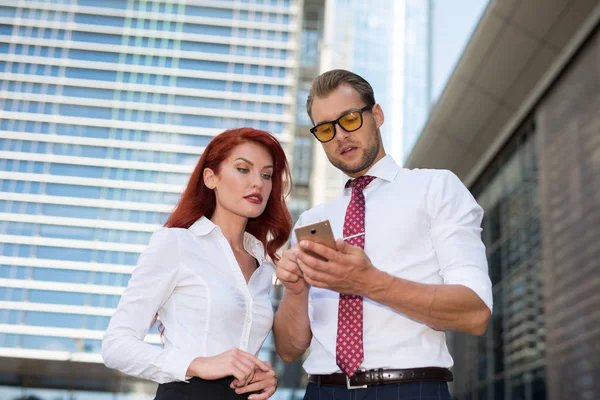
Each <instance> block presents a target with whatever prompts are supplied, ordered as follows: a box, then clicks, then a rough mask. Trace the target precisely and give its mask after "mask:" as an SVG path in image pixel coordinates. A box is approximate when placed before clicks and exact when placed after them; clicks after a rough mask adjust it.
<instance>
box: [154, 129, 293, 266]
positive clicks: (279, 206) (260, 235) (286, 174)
mask: <svg viewBox="0 0 600 400" xmlns="http://www.w3.org/2000/svg"><path fill="white" fill-rule="evenodd" d="M247 142H252V143H256V144H259V145H261V146H264V147H265V148H266V149H267V150H268V151H269V153H270V154H271V157H273V163H274V168H273V175H272V178H271V179H272V183H273V186H272V189H271V195H270V196H269V200H268V201H267V205H266V207H265V211H263V213H262V214H261V215H260V216H258V217H256V218H251V219H249V220H248V224H247V225H246V232H248V233H251V234H252V235H254V236H255V237H256V238H257V239H258V240H260V241H261V242H262V243H263V245H264V246H265V249H266V252H267V254H268V255H269V256H270V257H271V259H272V260H273V261H277V260H278V259H279V257H278V256H277V254H276V251H277V250H278V249H279V248H280V247H281V246H283V244H284V243H285V242H286V241H287V240H288V238H289V236H290V233H291V231H292V217H291V216H290V212H289V210H288V208H287V206H286V204H285V198H286V197H287V195H288V194H289V191H290V188H291V176H290V169H289V166H288V162H287V158H286V156H285V153H284V151H283V148H282V147H281V144H280V143H279V141H278V140H277V139H276V138H275V136H273V135H271V134H270V133H268V132H265V131H261V130H257V129H253V128H238V129H230V130H227V131H225V132H223V133H221V134H219V135H217V136H215V138H214V139H213V140H211V141H210V143H209V144H208V146H206V149H205V150H204V152H203V153H202V156H201V157H200V160H199V161H198V164H197V165H196V168H195V169H194V172H193V173H192V175H191V177H190V180H189V182H188V185H187V187H186V189H185V191H184V192H183V194H182V195H181V199H180V200H179V203H178V204H177V207H176V208H175V210H174V211H173V213H171V216H170V217H169V219H168V220H167V222H166V223H165V226H166V227H169V228H186V229H187V228H189V227H190V226H191V225H192V224H193V223H194V222H196V220H198V219H199V218H200V217H206V218H210V217H211V216H212V214H213V212H214V211H215V206H216V198H215V193H214V191H213V190H212V189H209V188H208V187H206V185H205V184H204V178H203V172H204V169H205V168H210V169H212V170H213V171H215V172H216V173H217V174H218V173H219V170H220V167H221V164H222V163H223V161H224V160H225V159H227V157H229V155H230V154H231V151H232V150H233V149H234V148H235V147H237V146H239V145H240V144H242V143H247Z"/></svg>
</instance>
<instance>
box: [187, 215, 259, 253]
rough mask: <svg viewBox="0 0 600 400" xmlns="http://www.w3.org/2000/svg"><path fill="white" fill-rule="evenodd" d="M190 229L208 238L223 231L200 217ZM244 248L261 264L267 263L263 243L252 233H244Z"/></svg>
mask: <svg viewBox="0 0 600 400" xmlns="http://www.w3.org/2000/svg"><path fill="white" fill-rule="evenodd" d="M188 229H189V230H190V231H192V233H194V234H195V235H196V236H206V235H209V234H211V233H212V232H213V231H215V230H219V231H220V230H221V229H220V228H219V226H218V225H216V224H214V223H213V222H212V221H211V220H210V219H208V218H206V217H200V218H199V219H198V220H197V221H196V222H194V223H193V224H192V226H190V227H189V228H188ZM244 248H245V249H246V251H247V252H249V253H250V254H252V255H253V256H254V257H255V258H257V259H258V261H259V262H260V263H261V264H262V263H263V262H265V261H266V255H265V253H266V252H265V248H264V246H263V244H262V242H261V241H260V240H258V239H257V238H256V237H255V236H254V235H252V234H251V233H248V232H244Z"/></svg>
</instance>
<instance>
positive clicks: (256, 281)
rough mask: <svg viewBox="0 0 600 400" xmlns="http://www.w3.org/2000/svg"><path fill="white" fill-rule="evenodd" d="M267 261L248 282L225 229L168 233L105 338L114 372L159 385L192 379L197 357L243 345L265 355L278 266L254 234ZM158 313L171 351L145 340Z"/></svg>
mask: <svg viewBox="0 0 600 400" xmlns="http://www.w3.org/2000/svg"><path fill="white" fill-rule="evenodd" d="M244 247H245V249H246V251H248V253H250V254H252V255H253V256H254V257H255V258H256V259H257V260H258V262H259V265H260V266H259V267H258V269H257V270H256V271H254V273H253V275H252V277H251V278H250V281H249V283H248V284H246V280H245V279H244V275H243V273H242V270H241V269H240V267H239V265H238V262H237V260H236V258H235V255H234V253H233V251H232V250H231V246H230V245H229V243H228V242H227V239H225V237H224V236H223V234H222V232H221V230H220V228H219V227H218V226H217V225H215V224H213V223H212V222H211V221H210V220H208V219H207V218H204V217H203V218H200V219H199V220H198V221H196V222H195V223H194V224H193V225H192V226H191V227H190V228H189V229H180V228H160V229H158V230H157V231H156V232H155V233H154V235H152V238H151V239H150V244H149V245H148V248H147V249H146V250H145V251H144V252H143V253H142V254H141V255H140V258H139V260H138V264H137V267H136V268H135V269H134V271H133V274H132V276H131V279H130V281H129V285H128V286H127V289H125V292H124V293H123V295H122V296H121V300H120V302H119V305H118V306H117V310H116V312H115V314H114V315H113V317H112V319H111V321H110V324H109V326H108V329H107V331H106V334H105V336H104V340H103V341H102V357H103V358H104V363H105V364H106V365H107V366H108V367H109V368H114V369H117V370H119V371H122V372H124V373H126V374H129V375H133V376H137V377H140V378H144V379H149V380H152V381H154V382H158V383H166V382H173V381H184V380H186V375H185V374H186V371H187V369H188V367H189V365H190V363H191V362H192V360H193V359H194V358H196V357H209V356H214V355H217V354H220V353H222V352H224V351H227V350H229V349H231V348H234V347H237V348H239V349H241V350H244V351H247V352H249V353H251V354H257V353H258V351H259V350H260V347H261V346H262V343H263V342H264V340H265V339H266V337H267V335H268V334H269V332H270V330H271V328H272V326H273V309H272V306H271V301H270V298H269V295H270V291H271V289H272V287H273V272H274V268H273V264H272V263H271V262H270V261H269V260H268V259H267V258H266V256H265V251H264V248H263V245H262V243H261V242H260V241H259V240H258V239H256V238H255V237H254V236H252V235H251V234H249V233H245V235H244ZM157 311H158V313H159V316H160V320H161V322H162V323H163V325H164V327H165V332H164V343H165V345H164V348H161V347H158V346H155V345H151V344H148V343H146V342H144V341H143V339H144V337H145V336H146V334H147V333H148V330H149V328H150V323H151V321H152V319H153V318H154V315H155V313H156V312H157Z"/></svg>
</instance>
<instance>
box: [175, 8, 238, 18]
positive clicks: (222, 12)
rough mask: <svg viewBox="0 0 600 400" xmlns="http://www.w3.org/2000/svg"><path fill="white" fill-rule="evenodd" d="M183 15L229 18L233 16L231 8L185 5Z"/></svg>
mask: <svg viewBox="0 0 600 400" xmlns="http://www.w3.org/2000/svg"><path fill="white" fill-rule="evenodd" d="M185 15H194V16H199V17H210V18H227V19H231V18H233V10H232V9H226V8H210V7H197V6H186V7H185Z"/></svg>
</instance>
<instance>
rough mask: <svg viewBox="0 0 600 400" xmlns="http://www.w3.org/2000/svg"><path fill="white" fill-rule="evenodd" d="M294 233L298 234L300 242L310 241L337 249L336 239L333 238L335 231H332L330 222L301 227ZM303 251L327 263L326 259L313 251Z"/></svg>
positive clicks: (325, 221) (319, 222)
mask: <svg viewBox="0 0 600 400" xmlns="http://www.w3.org/2000/svg"><path fill="white" fill-rule="evenodd" d="M294 232H295V233H296V237H297V238H298V242H299V241H301V240H310V241H313V242H315V243H319V244H322V245H323V246H327V247H330V248H332V249H335V248H336V245H335V237H334V236H333V231H332V230H331V225H329V220H323V221H318V222H313V223H312V224H308V225H304V226H299V227H297V228H296V229H294ZM303 251H304V252H305V253H307V254H310V255H311V256H313V257H315V258H317V259H319V260H322V261H327V259H326V258H324V257H322V256H320V255H318V254H316V253H313V252H312V251H307V250H303Z"/></svg>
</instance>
